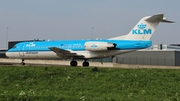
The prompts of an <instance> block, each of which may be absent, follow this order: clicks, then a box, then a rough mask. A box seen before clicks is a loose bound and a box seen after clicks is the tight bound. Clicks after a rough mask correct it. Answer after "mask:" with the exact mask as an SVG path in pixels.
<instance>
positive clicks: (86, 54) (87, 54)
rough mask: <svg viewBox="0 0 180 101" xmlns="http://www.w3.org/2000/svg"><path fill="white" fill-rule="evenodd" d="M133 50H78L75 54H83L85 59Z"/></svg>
mask: <svg viewBox="0 0 180 101" xmlns="http://www.w3.org/2000/svg"><path fill="white" fill-rule="evenodd" d="M131 51H135V50H109V51H101V52H93V51H78V52H77V54H80V55H84V57H85V58H86V59H92V58H106V57H111V56H115V55H120V54H123V53H127V52H131Z"/></svg>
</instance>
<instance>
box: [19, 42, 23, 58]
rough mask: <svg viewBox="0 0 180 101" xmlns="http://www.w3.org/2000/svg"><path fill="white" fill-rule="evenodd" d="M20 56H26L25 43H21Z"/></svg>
mask: <svg viewBox="0 0 180 101" xmlns="http://www.w3.org/2000/svg"><path fill="white" fill-rule="evenodd" d="M19 56H20V57H24V43H21V44H20V46H19Z"/></svg>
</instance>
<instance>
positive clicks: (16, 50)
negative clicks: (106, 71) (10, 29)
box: [6, 14, 173, 66]
mask: <svg viewBox="0 0 180 101" xmlns="http://www.w3.org/2000/svg"><path fill="white" fill-rule="evenodd" d="M159 22H167V23H173V21H168V20H167V19H166V18H164V15H163V14H157V15H153V16H147V17H144V18H142V19H141V20H140V21H139V22H138V23H137V24H136V25H135V27H134V28H133V29H132V30H131V31H130V32H129V33H128V34H127V35H123V36H118V37H114V38H109V39H106V40H54V41H48V40H47V41H34V42H20V43H17V44H16V45H15V46H14V47H13V48H11V49H9V50H8V51H7V52H6V56H7V57H9V58H19V59H22V63H21V64H22V65H25V62H24V59H63V58H65V59H66V58H69V59H71V62H70V65H71V66H77V64H78V63H77V61H76V60H77V59H83V60H84V62H83V64H82V66H89V63H88V62H87V60H88V59H95V58H106V57H113V56H115V55H119V54H124V53H127V52H132V51H136V50H139V49H145V48H148V47H150V46H151V45H152V41H151V40H150V38H151V36H152V35H153V33H154V31H155V29H156V27H157V26H158V24H159Z"/></svg>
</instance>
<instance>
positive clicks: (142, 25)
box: [137, 23, 146, 29]
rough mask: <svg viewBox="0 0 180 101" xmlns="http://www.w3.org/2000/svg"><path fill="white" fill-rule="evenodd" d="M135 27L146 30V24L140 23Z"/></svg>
mask: <svg viewBox="0 0 180 101" xmlns="http://www.w3.org/2000/svg"><path fill="white" fill-rule="evenodd" d="M137 26H138V28H140V29H144V28H146V24H143V23H141V24H139V25H137Z"/></svg>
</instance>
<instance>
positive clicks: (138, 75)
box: [0, 66, 180, 101]
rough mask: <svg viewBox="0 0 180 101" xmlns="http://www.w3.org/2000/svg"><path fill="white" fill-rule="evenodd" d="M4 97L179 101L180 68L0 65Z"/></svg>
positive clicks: (12, 100)
mask: <svg viewBox="0 0 180 101" xmlns="http://www.w3.org/2000/svg"><path fill="white" fill-rule="evenodd" d="M0 99H1V101H64V100H65V101H67V100H69V101H81V100H82V101H127V100H128V101H139V100H141V101H178V100H179V99H180V70H173V69H171V70H170V69H164V70H163V69H115V68H83V67H55V66H52V67H51V66H48V67H45V66H0Z"/></svg>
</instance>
